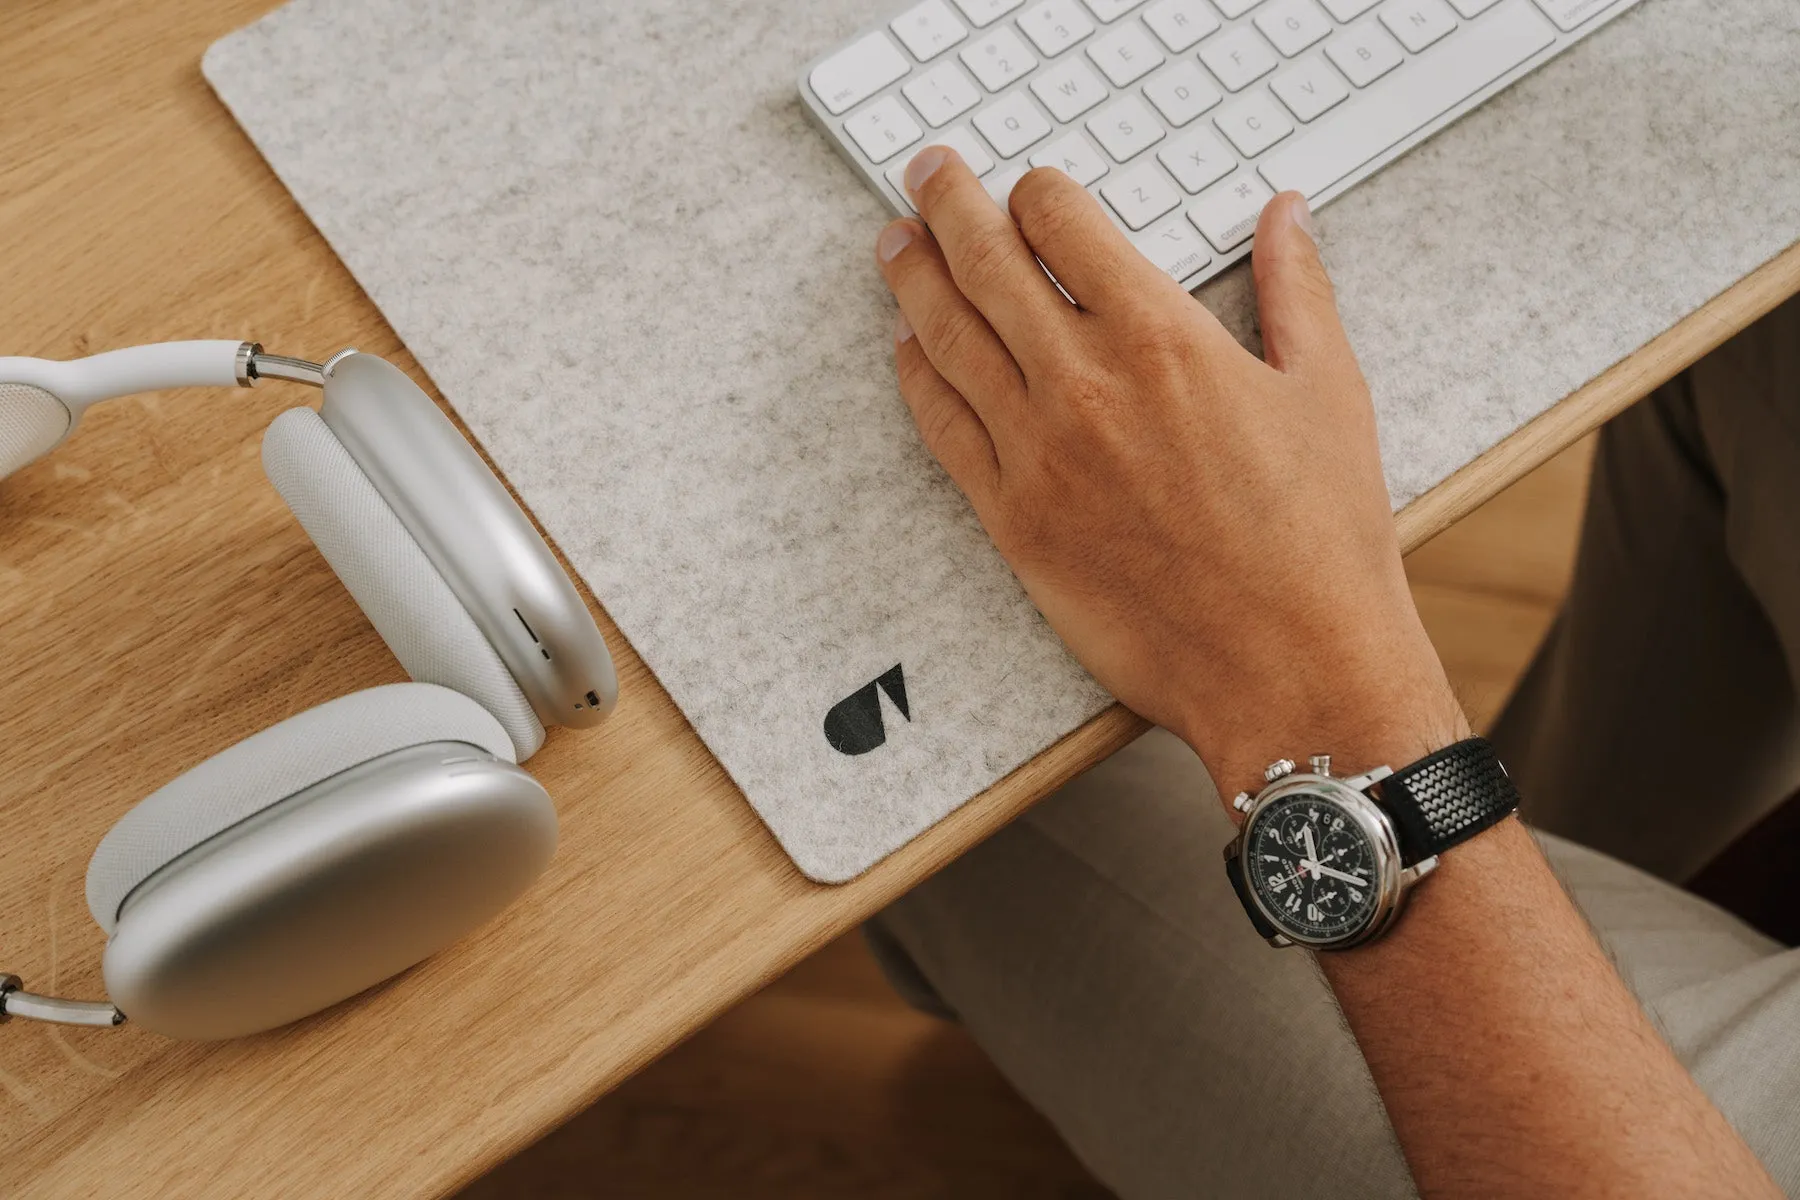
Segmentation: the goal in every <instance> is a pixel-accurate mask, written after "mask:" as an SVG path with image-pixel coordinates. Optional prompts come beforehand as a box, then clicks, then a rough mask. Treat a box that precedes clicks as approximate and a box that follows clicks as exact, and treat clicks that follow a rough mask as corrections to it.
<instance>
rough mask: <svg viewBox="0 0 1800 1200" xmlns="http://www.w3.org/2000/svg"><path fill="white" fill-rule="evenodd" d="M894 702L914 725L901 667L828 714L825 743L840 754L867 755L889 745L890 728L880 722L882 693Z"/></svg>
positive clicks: (891, 670)
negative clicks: (885, 744) (887, 743)
mask: <svg viewBox="0 0 1800 1200" xmlns="http://www.w3.org/2000/svg"><path fill="white" fill-rule="evenodd" d="M882 692H886V693H887V698H888V699H889V700H891V701H893V702H894V707H895V708H897V709H899V710H900V715H901V716H903V717H905V718H906V719H907V721H908V722H911V721H912V709H910V708H908V707H907V705H906V675H905V673H904V672H903V671H901V669H900V664H899V663H895V664H894V665H893V667H892V668H891V669H889V670H887V671H884V672H882V674H881V675H880V676H879V677H878V678H876V679H874V680H872V681H871V682H869V683H868V684H865V685H864V686H862V687H860V688H857V689H856V690H855V691H854V692H852V693H850V694H849V695H848V696H845V697H844V698H843V699H842V700H839V701H838V702H837V703H836V704H834V705H832V706H831V711H830V712H828V713H826V714H825V740H826V741H828V742H830V743H831V748H832V749H833V750H836V751H837V752H838V753H839V754H867V753H868V752H869V751H871V750H874V749H875V748H877V747H878V746H881V745H882V744H883V743H885V742H886V741H887V728H886V727H885V726H884V725H883V724H882V720H881V693H882Z"/></svg>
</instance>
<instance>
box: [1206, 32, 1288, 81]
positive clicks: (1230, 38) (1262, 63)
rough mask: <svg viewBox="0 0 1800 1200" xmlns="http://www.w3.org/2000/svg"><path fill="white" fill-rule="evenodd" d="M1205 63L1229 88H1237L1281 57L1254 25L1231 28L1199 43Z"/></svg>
mask: <svg viewBox="0 0 1800 1200" xmlns="http://www.w3.org/2000/svg"><path fill="white" fill-rule="evenodd" d="M1200 61H1201V62H1203V63H1205V64H1206V66H1207V69H1208V70H1210V71H1211V72H1212V73H1213V74H1214V75H1216V76H1217V77H1218V79H1219V82H1220V83H1222V84H1224V85H1225V90H1226V91H1228V92H1239V91H1242V90H1243V89H1244V88H1246V87H1249V86H1250V85H1251V84H1252V83H1254V82H1256V81H1257V80H1258V79H1261V78H1262V77H1263V76H1264V75H1267V74H1268V73H1269V72H1270V71H1273V70H1274V69H1275V64H1276V63H1278V62H1280V61H1281V60H1280V59H1278V58H1276V57H1275V52H1274V51H1273V50H1271V49H1269V43H1267V42H1265V41H1263V40H1262V39H1261V38H1259V37H1257V36H1256V31H1255V30H1253V29H1233V30H1232V31H1231V32H1230V33H1222V34H1220V35H1219V36H1218V37H1216V38H1213V39H1212V40H1211V41H1209V42H1207V43H1206V44H1205V45H1203V46H1201V47H1200Z"/></svg>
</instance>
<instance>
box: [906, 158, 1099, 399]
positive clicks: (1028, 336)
mask: <svg viewBox="0 0 1800 1200" xmlns="http://www.w3.org/2000/svg"><path fill="white" fill-rule="evenodd" d="M905 181H906V190H907V192H908V194H910V195H911V196H912V199H913V203H914V204H915V205H917V206H918V209H919V215H920V216H921V217H923V218H924V219H925V224H926V225H927V226H928V227H929V228H930V229H931V233H932V236H933V237H934V238H936V239H937V243H938V245H939V246H940V247H941V248H942V250H943V252H944V261H945V262H946V263H948V264H949V266H950V276H951V278H952V279H954V280H955V281H956V286H957V290H959V291H960V292H962V294H963V295H965V296H967V297H968V298H969V302H970V303H971V304H973V305H974V306H975V308H976V309H977V310H978V311H979V312H980V313H981V315H982V316H984V317H986V318H987V322H988V324H989V325H991V326H993V329H994V332H995V333H997V334H999V335H1000V340H1001V341H1002V342H1004V343H1006V348H1007V349H1008V350H1010V351H1012V354H1013V357H1014V358H1015V359H1017V360H1018V362H1019V365H1020V366H1021V367H1022V368H1024V369H1025V371H1026V373H1027V374H1028V375H1029V374H1030V373H1031V369H1032V367H1033V366H1034V365H1040V366H1041V365H1043V364H1044V363H1045V362H1046V361H1047V360H1048V359H1049V358H1050V357H1051V355H1052V353H1053V351H1054V349H1055V347H1056V346H1058V345H1060V344H1062V343H1063V341H1064V340H1065V334H1066V332H1067V322H1069V321H1071V320H1073V319H1074V317H1075V310H1074V308H1073V307H1072V306H1071V305H1070V304H1069V302H1068V301H1067V300H1064V299H1063V297H1062V294H1061V293H1060V292H1058V291H1057V290H1056V285H1055V284H1053V283H1051V282H1050V277H1049V276H1048V275H1045V274H1044V269H1043V267H1041V266H1039V265H1038V261H1037V256H1036V255H1034V254H1033V253H1032V251H1031V247H1030V246H1029V245H1027V244H1026V242H1025V238H1024V235H1022V234H1021V233H1020V232H1019V227H1018V226H1017V225H1015V224H1013V221H1012V218H1011V217H1010V216H1008V215H1007V214H1006V213H1004V212H1002V211H1000V206H999V205H997V204H995V203H994V199H993V197H992V196H990V195H988V193H987V189H986V188H984V187H982V186H981V181H980V180H978V179H976V178H975V173H974V172H973V171H971V170H969V167H968V164H967V163H965V162H964V161H963V159H962V156H961V155H959V154H957V153H956V151H954V150H952V149H950V147H948V146H927V147H926V148H925V149H923V150H921V151H919V153H918V154H916V155H914V156H913V159H912V161H911V162H909V163H908V164H907V165H906V176H905Z"/></svg>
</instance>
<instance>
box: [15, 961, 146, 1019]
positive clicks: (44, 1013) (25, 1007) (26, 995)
mask: <svg viewBox="0 0 1800 1200" xmlns="http://www.w3.org/2000/svg"><path fill="white" fill-rule="evenodd" d="M13 1017H18V1018H20V1019H21V1020H25V1021H51V1022H54V1023H55V1024H58V1025H91V1026H94V1027H96V1028H100V1029H107V1028H111V1027H112V1026H114V1025H123V1024H124V1023H125V1014H124V1013H122V1012H120V1011H119V1010H118V1009H116V1008H114V1007H113V1006H112V1005H110V1004H108V1003H106V1002H105V1001H104V1000H62V999H59V998H57V997H55V996H39V995H36V994H34V993H32V992H27V991H22V990H21V984H20V982H19V977H18V976H17V975H4V974H0V1023H4V1022H6V1021H8V1020H10V1019H11V1018H13Z"/></svg>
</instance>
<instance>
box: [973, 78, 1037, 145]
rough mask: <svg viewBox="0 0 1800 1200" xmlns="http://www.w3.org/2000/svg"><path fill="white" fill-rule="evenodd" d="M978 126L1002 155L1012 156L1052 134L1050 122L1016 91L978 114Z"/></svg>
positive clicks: (1029, 99)
mask: <svg viewBox="0 0 1800 1200" xmlns="http://www.w3.org/2000/svg"><path fill="white" fill-rule="evenodd" d="M975 128H977V129H979V130H981V134H982V136H983V137H985V138H987V140H988V144H989V145H991V146H993V148H994V150H995V152H996V153H998V154H999V155H1000V157H1001V158H1011V157H1012V156H1013V155H1015V154H1017V153H1019V151H1021V150H1023V149H1025V148H1026V147H1027V146H1031V145H1034V144H1036V143H1038V142H1041V141H1043V140H1044V139H1045V138H1047V137H1049V136H1050V122H1049V121H1047V120H1045V119H1044V114H1043V113H1041V112H1039V111H1038V109H1037V105H1035V104H1033V103H1032V102H1031V97H1030V96H1028V95H1026V94H1025V93H1024V92H1013V93H1012V94H1011V95H1009V96H1005V97H1002V98H1001V99H999V100H996V101H994V102H993V103H992V104H990V105H988V106H987V107H986V108H984V109H982V110H981V111H980V112H978V113H976V114H975Z"/></svg>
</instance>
